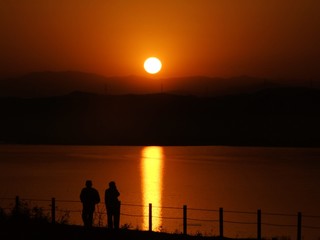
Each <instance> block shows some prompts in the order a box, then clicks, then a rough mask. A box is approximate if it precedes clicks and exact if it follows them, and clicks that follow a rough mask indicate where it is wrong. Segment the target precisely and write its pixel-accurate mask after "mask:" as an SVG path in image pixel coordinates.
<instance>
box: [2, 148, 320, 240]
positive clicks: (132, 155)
mask: <svg viewBox="0 0 320 240" xmlns="http://www.w3.org/2000/svg"><path fill="white" fill-rule="evenodd" d="M0 169H1V175H0V189H1V193H0V206H1V205H3V206H4V205H6V204H8V202H9V204H12V201H11V200H8V199H5V198H14V197H15V196H17V195H18V196H20V198H22V199H33V201H32V202H33V204H35V203H34V202H36V204H39V205H40V206H43V207H44V208H49V205H50V199H51V198H52V197H55V198H56V200H57V206H58V209H60V210H66V209H68V210H71V212H70V222H71V223H75V224H82V222H81V217H80V216H81V204H80V202H77V201H79V194H80V191H81V189H82V188H83V187H84V184H85V180H87V179H91V180H92V181H93V187H95V188H96V189H97V190H98V191H99V193H100V196H101V199H102V201H104V199H103V196H104V190H105V189H106V188H107V187H108V183H109V182H110V181H112V180H113V181H115V182H116V184H117V186H118V189H119V191H120V193H121V195H120V200H121V202H122V207H121V213H122V215H121V225H123V224H126V225H130V226H131V227H132V228H134V229H135V228H137V229H148V218H147V217H146V216H147V215H148V204H149V203H152V214H153V225H152V226H153V229H154V230H155V231H166V232H182V228H183V224H182V215H183V210H182V207H183V205H186V206H187V209H188V212H187V218H188V233H191V234H197V233H201V234H204V235H219V223H218V219H219V208H223V210H224V221H225V224H224V234H225V236H227V237H256V225H255V222H256V220H257V216H256V212H257V210H258V209H261V212H262V223H263V225H262V236H263V237H267V238H271V237H274V236H280V237H282V238H291V239H295V238H296V231H297V230H296V227H295V226H296V224H297V217H296V215H297V213H298V212H302V216H303V217H302V225H303V226H304V227H303V229H302V235H303V237H304V239H319V237H320V217H319V216H320V206H319V203H320V149H318V148H310V149H307V148H262V147H252V148H251V147H221V146H203V147H156V146H148V147H144V146H141V147H139V146H134V147H132V146H26V145H1V146H0ZM42 200H48V202H46V201H42ZM30 202H31V201H30ZM98 210H99V211H102V212H103V211H104V205H103V204H102V203H100V204H99V206H98ZM62 213H63V212H62ZM99 217H100V221H99ZM105 218H106V217H105V215H103V214H99V215H96V218H95V223H96V224H98V223H100V225H101V224H102V225H105V224H106V219H105Z"/></svg>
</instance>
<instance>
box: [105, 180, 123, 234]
mask: <svg viewBox="0 0 320 240" xmlns="http://www.w3.org/2000/svg"><path fill="white" fill-rule="evenodd" d="M119 196H120V193H119V191H118V189H117V187H116V183H115V182H114V181H111V182H110V183H109V188H108V189H106V191H105V195H104V200H105V204H106V209H107V218H108V228H109V229H119V223H120V201H119V200H118V197H119Z"/></svg>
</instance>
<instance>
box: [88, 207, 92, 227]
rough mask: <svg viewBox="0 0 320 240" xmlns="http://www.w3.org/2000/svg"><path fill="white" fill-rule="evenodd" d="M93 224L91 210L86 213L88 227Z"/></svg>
mask: <svg viewBox="0 0 320 240" xmlns="http://www.w3.org/2000/svg"><path fill="white" fill-rule="evenodd" d="M92 224H93V211H90V212H89V213H88V227H92Z"/></svg>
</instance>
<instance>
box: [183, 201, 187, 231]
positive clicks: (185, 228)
mask: <svg viewBox="0 0 320 240" xmlns="http://www.w3.org/2000/svg"><path fill="white" fill-rule="evenodd" d="M183 234H184V235H187V205H183Z"/></svg>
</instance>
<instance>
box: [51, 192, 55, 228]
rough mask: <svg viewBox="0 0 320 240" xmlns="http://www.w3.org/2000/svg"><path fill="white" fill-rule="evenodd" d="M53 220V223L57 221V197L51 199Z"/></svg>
mask: <svg viewBox="0 0 320 240" xmlns="http://www.w3.org/2000/svg"><path fill="white" fill-rule="evenodd" d="M51 222H52V224H55V223H56V199H55V198H52V199H51Z"/></svg>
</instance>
